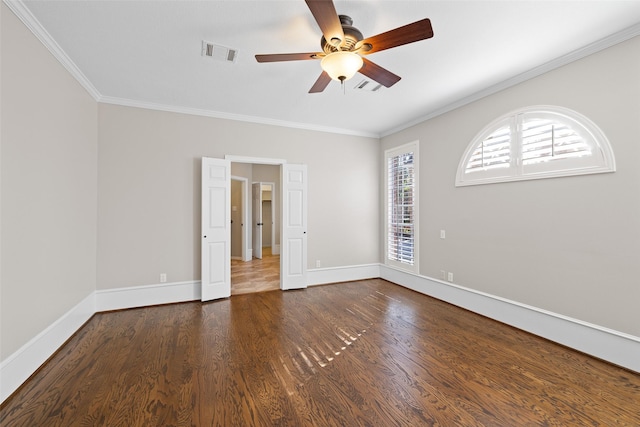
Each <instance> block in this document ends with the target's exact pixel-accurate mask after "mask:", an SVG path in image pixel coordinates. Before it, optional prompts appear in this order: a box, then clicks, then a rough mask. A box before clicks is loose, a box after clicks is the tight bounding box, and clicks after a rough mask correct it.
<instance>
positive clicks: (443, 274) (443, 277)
mask: <svg viewBox="0 0 640 427" xmlns="http://www.w3.org/2000/svg"><path fill="white" fill-rule="evenodd" d="M440 280H447V272H446V271H444V270H440Z"/></svg>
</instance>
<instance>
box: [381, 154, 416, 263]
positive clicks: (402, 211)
mask: <svg viewBox="0 0 640 427" xmlns="http://www.w3.org/2000/svg"><path fill="white" fill-rule="evenodd" d="M387 161H388V165H387V174H388V176H387V183H388V184H387V185H388V186H387V191H388V194H387V203H388V206H387V212H388V215H387V233H388V234H387V258H388V259H389V260H392V261H397V262H400V263H404V264H409V265H413V264H414V262H415V251H414V248H415V217H414V214H415V199H416V198H415V170H414V153H413V151H409V152H406V153H403V154H400V155H397V156H393V157H389V158H388V160H387Z"/></svg>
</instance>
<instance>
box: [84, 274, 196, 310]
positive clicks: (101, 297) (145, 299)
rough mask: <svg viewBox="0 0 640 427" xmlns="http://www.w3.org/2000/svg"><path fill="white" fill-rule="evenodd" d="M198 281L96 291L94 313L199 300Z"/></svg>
mask: <svg viewBox="0 0 640 427" xmlns="http://www.w3.org/2000/svg"><path fill="white" fill-rule="evenodd" d="M200 292H201V289H200V281H199V280H195V281H193V280H191V281H187V282H174V283H160V284H156V285H145V286H134V287H130V288H117V289H104V290H99V291H96V311H98V312H99V311H110V310H121V309H125V308H135V307H145V306H149V305H160V304H171V303H175V302H184V301H194V300H199V299H200Z"/></svg>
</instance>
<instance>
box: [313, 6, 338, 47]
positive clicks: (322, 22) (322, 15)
mask: <svg viewBox="0 0 640 427" xmlns="http://www.w3.org/2000/svg"><path fill="white" fill-rule="evenodd" d="M305 2H306V3H307V6H309V10H310V11H311V14H312V15H313V17H314V18H315V20H316V22H317V23H318V26H319V27H320V30H321V31H322V34H323V35H324V38H325V39H327V42H329V43H332V44H333V45H334V46H335V45H339V44H340V43H341V42H343V41H344V31H343V30H342V24H341V23H340V18H339V17H338V13H337V12H336V7H335V6H334V5H333V1H332V0H305ZM332 39H337V40H339V41H336V42H332Z"/></svg>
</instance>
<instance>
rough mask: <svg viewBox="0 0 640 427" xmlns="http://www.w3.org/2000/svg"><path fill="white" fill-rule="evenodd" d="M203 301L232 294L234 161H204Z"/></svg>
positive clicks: (203, 159) (208, 159)
mask: <svg viewBox="0 0 640 427" xmlns="http://www.w3.org/2000/svg"><path fill="white" fill-rule="evenodd" d="M201 276H202V279H201V283H202V301H210V300H212V299H217V298H226V297H228V296H230V295H231V162H230V161H229V160H224V159H211V158H207V157H203V158H202V272H201Z"/></svg>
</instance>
